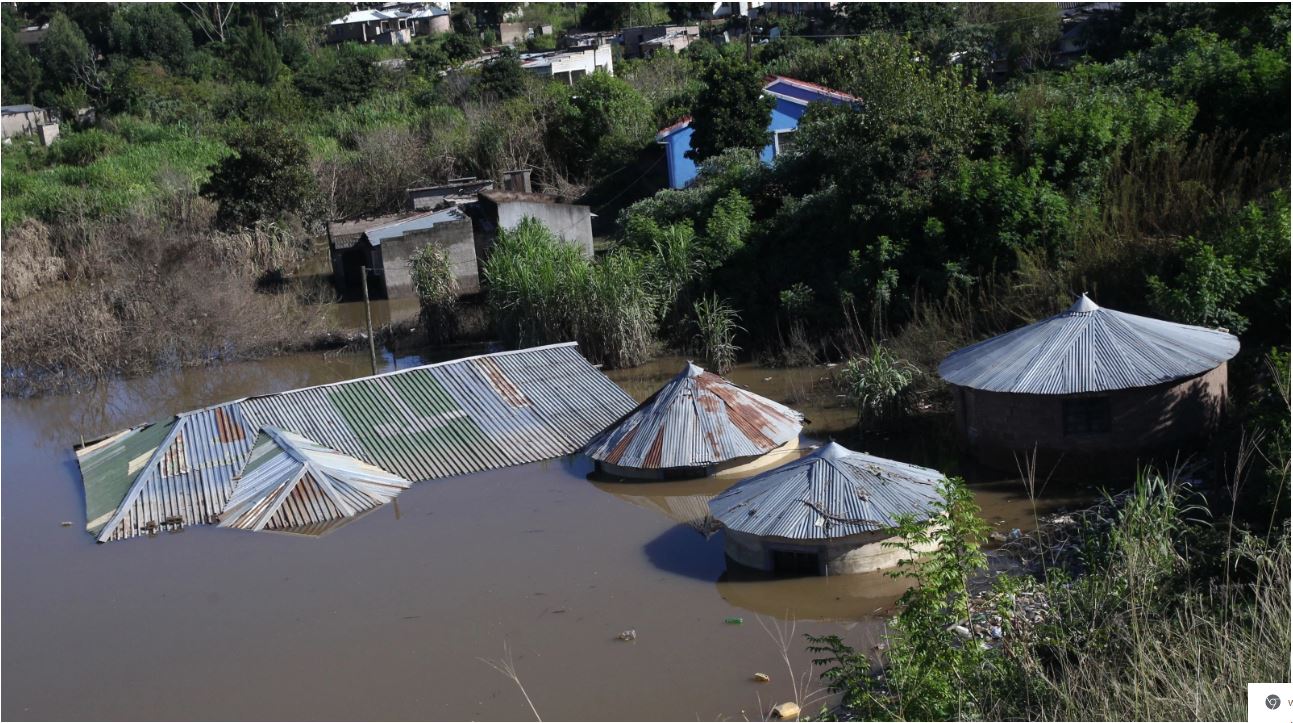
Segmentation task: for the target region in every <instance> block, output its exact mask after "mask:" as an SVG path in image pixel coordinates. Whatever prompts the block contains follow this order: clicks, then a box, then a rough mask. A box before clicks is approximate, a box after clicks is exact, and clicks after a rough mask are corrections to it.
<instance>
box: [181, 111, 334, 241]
mask: <svg viewBox="0 0 1293 723" xmlns="http://www.w3.org/2000/svg"><path fill="white" fill-rule="evenodd" d="M229 146H230V147H231V148H232V149H233V154H232V155H230V156H227V157H226V158H224V159H223V160H221V161H220V162H219V163H217V164H215V165H214V166H213V167H212V169H211V178H210V179H208V180H207V182H206V183H204V184H203V185H202V189H201V190H202V195H204V196H207V197H209V198H211V199H212V200H214V201H215V202H216V203H218V204H219V205H220V207H219V210H218V211H217V212H216V223H217V224H218V225H220V226H221V227H222V228H238V227H247V226H254V225H255V224H257V223H259V222H261V221H274V220H277V219H279V218H281V217H283V216H286V215H290V214H299V213H301V212H302V211H304V210H305V208H306V206H307V205H308V204H309V202H310V200H311V199H312V197H313V196H314V195H315V193H316V192H317V191H316V187H315V182H314V176H313V174H311V173H310V157H309V152H308V150H307V149H306V147H305V144H304V143H302V142H301V140H300V139H298V138H296V137H293V136H292V135H289V134H288V133H287V132H285V131H284V130H283V129H281V128H279V127H278V126H276V125H271V124H267V123H259V124H255V125H251V126H247V127H245V128H243V129H241V130H239V131H238V132H236V133H235V134H234V135H233V137H232V138H231V139H230V141H229Z"/></svg>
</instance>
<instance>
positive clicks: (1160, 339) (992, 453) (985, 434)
mask: <svg viewBox="0 0 1293 723" xmlns="http://www.w3.org/2000/svg"><path fill="white" fill-rule="evenodd" d="M1238 351H1239V340H1238V339H1237V338H1236V337H1235V336H1234V335H1232V334H1229V333H1227V332H1226V331H1225V330H1222V329H1207V328H1203V327H1198V326H1188V325H1185V324H1176V323H1173V322H1169V321H1162V320H1159V319H1151V318H1148V317H1143V316H1136V315H1134V314H1126V313H1123V312H1120V311H1114V310H1112V309H1105V308H1102V307H1100V306H1099V305H1097V304H1096V303H1095V302H1094V301H1092V300H1091V299H1090V298H1088V297H1087V296H1086V295H1085V294H1083V295H1082V297H1081V298H1079V299H1078V300H1077V301H1076V302H1075V303H1074V304H1073V305H1072V306H1071V307H1069V308H1068V309H1067V310H1066V311H1064V312H1063V313H1060V314H1057V315H1055V316H1052V317H1050V318H1047V319H1043V320H1042V321H1039V322H1036V323H1034V324H1030V325H1028V326H1025V327H1021V328H1019V329H1015V330H1014V331H1010V332H1007V333H1005V334H1002V335H1000V336H995V337H992V338H990V339H987V340H985V341H981V342H979V343H977V344H974V345H972V346H968V347H965V348H964V349H961V350H959V351H956V352H953V353H952V354H951V355H949V356H948V357H947V358H946V359H945V360H944V361H943V363H942V364H941V365H940V366H939V369H938V371H939V374H940V375H941V376H942V377H943V379H945V380H947V382H948V383H949V384H951V385H952V389H953V395H954V397H955V400H956V423H957V427H958V430H959V433H960V436H961V438H962V439H963V441H964V442H965V444H966V445H967V446H968V447H969V448H970V450H971V452H972V453H973V454H974V455H975V456H976V457H978V458H979V459H980V460H981V461H983V462H985V463H987V464H989V465H990V466H995V467H999V468H1002V469H1008V470H1014V469H1016V465H1017V459H1022V458H1023V456H1024V455H1031V454H1033V453H1035V454H1036V457H1037V459H1038V460H1041V461H1045V462H1047V463H1048V464H1051V465H1053V464H1054V463H1055V462H1056V461H1058V460H1060V459H1065V460H1067V462H1085V463H1099V464H1100V465H1101V466H1105V465H1106V464H1121V463H1123V462H1126V461H1128V460H1129V459H1139V460H1140V461H1142V462H1143V461H1146V460H1147V459H1148V457H1150V456H1152V455H1154V454H1158V453H1163V452H1171V451H1172V450H1176V449H1181V448H1182V447H1183V446H1185V445H1187V444H1189V443H1191V442H1193V441H1196V440H1198V439H1201V438H1204V437H1206V436H1207V435H1208V434H1209V433H1210V432H1211V431H1212V430H1214V429H1215V427H1216V425H1217V423H1218V421H1219V420H1220V418H1221V415H1222V413H1223V411H1224V407H1225V401H1226V389H1227V370H1226V366H1227V362H1228V360H1229V359H1230V358H1231V357H1233V356H1234V355H1235V354H1236V353H1238Z"/></svg>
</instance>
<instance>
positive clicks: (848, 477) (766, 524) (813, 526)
mask: <svg viewBox="0 0 1293 723" xmlns="http://www.w3.org/2000/svg"><path fill="white" fill-rule="evenodd" d="M942 479H943V474H942V473H941V472H939V471H937V470H933V469H929V468H926V467H917V466H916V465H911V464H904V463H902V462H895V461H893V460H889V459H884V458H881V457H874V456H872V455H869V454H862V453H861V452H854V451H852V450H850V449H848V448H847V447H844V446H842V445H839V444H836V443H835V442H831V443H829V444H826V445H823V446H822V447H821V448H820V449H818V450H817V451H816V452H813V453H812V454H810V455H808V456H806V457H803V458H800V459H798V460H795V461H794V462H790V463H787V464H783V465H781V466H780V467H777V468H776V469H772V470H769V471H767V472H764V473H763V474H760V475H757V476H755V477H751V478H750V479H747V480H745V481H744V482H741V483H740V484H737V485H736V486H734V487H732V488H731V489H729V490H727V491H726V492H724V493H722V494H721V495H719V496H717V497H715V498H714V499H713V500H712V501H711V502H710V503H709V509H710V513H711V514H712V515H713V517H714V519H715V520H716V521H718V523H719V524H721V525H723V526H724V527H726V528H728V529H732V530H737V531H739V532H745V533H748V534H751V535H757V536H759V537H780V538H786V539H791V540H826V539H832V538H839V537H848V536H849V535H857V534H861V533H864V532H874V531H877V530H887V529H890V528H893V527H895V526H896V525H897V523H898V518H899V516H901V515H914V516H916V517H917V518H918V519H925V518H928V517H929V516H930V514H931V508H930V505H931V504H932V503H933V502H935V501H936V500H938V483H939V481H940V480H942Z"/></svg>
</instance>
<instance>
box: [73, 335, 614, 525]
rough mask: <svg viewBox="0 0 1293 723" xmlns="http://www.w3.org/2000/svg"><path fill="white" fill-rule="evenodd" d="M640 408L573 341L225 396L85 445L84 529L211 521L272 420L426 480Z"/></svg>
mask: <svg viewBox="0 0 1293 723" xmlns="http://www.w3.org/2000/svg"><path fill="white" fill-rule="evenodd" d="M632 408H633V399H632V397H630V396H629V395H628V394H626V393H625V392H624V391H623V390H622V389H620V388H619V387H618V386H616V384H615V383H614V382H612V381H611V380H610V379H608V378H607V377H606V376H605V375H603V374H602V373H601V372H599V371H598V370H597V369H596V368H595V367H593V366H592V365H591V364H589V363H588V362H587V360H585V359H584V358H583V357H582V356H580V354H579V351H578V349H577V348H576V346H575V344H574V343H573V342H571V343H566V344H555V345H552V346H545V347H536V348H533V349H522V350H518V351H511V352H501V353H497V354H486V355H483V356H477V357H469V358H466V359H457V360H454V361H448V362H441V363H439V364H430V365H426V366H421V367H413V368H410V369H401V370H399V371H396V372H390V373H387V374H381V375H378V376H373V377H364V378H360V379H353V380H350V381H344V382H337V383H334V384H327V385H323V386H317V387H308V388H305V389H298V390H294V391H289V392H283V393H280V394H272V395H268V396H263V397H251V398H248V399H241V400H237V401H233V402H227V403H224V404H220V405H217V406H213V407H208V408H206V409H200V410H197V411H194V412H187V413H184V414H181V415H179V416H177V417H176V418H175V419H174V420H171V421H169V422H166V423H164V424H159V425H153V427H147V428H139V429H136V430H127V431H126V432H123V433H121V434H118V435H116V436H114V437H112V438H110V439H107V440H104V441H103V442H100V443H98V444H95V445H92V446H88V447H86V448H85V449H82V450H80V451H79V452H78V454H77V457H78V461H79V462H80V465H81V477H82V479H83V481H84V484H85V490H86V515H87V519H88V520H89V521H90V523H91V524H87V529H89V530H90V531H91V532H92V533H95V534H96V535H97V536H98V539H99V541H100V542H106V541H109V540H119V539H125V538H129V537H134V536H136V535H140V534H146V533H149V532H153V531H156V530H158V529H167V528H169V527H177V526H183V525H192V524H211V523H213V522H215V521H216V518H217V516H218V515H219V514H220V513H221V512H222V511H223V510H224V507H225V504H226V503H227V502H228V501H229V499H230V497H231V496H232V494H233V489H234V477H235V475H236V474H237V473H238V472H239V471H240V470H241V469H242V467H243V465H244V463H245V462H246V460H247V457H248V455H249V454H250V452H251V449H252V444H253V443H254V441H255V439H256V437H257V435H258V432H259V430H261V429H263V428H266V427H276V428H278V429H283V430H287V431H290V432H293V433H295V434H298V435H300V436H302V437H305V438H306V439H309V440H313V441H314V442H315V443H316V444H318V445H321V446H324V447H327V448H329V449H331V450H335V451H336V452H337V453H340V454H343V455H348V456H350V457H354V458H355V459H358V460H361V461H363V462H365V463H367V464H371V465H374V466H376V467H379V468H381V469H383V470H387V471H388V472H390V473H392V474H394V475H397V476H399V477H403V478H404V479H409V480H415V481H423V480H431V479H438V478H441V477H449V476H453V475H460V474H469V473H473V472H480V471H483V470H488V469H497V468H500V467H507V466H510V465H517V464H525V463H527V462H536V461H539V460H542V459H549V458H552V457H558V456H562V455H565V454H570V453H573V452H576V451H578V450H579V449H580V448H581V447H582V446H583V445H584V444H586V443H587V442H588V440H589V439H590V438H591V437H592V436H593V435H594V434H596V433H597V432H599V431H600V430H602V429H605V428H606V427H607V425H609V424H612V423H613V422H614V421H615V420H616V419H619V418H620V417H622V416H623V415H624V414H626V413H627V412H629V411H630V410H631V409H632ZM154 428H156V429H154Z"/></svg>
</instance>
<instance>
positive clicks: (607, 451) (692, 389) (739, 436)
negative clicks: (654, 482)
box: [584, 362, 804, 479]
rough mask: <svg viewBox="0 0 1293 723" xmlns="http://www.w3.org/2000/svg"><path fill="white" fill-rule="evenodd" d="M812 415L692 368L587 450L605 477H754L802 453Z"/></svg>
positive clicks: (588, 446) (640, 405)
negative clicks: (802, 440) (747, 472)
mask: <svg viewBox="0 0 1293 723" xmlns="http://www.w3.org/2000/svg"><path fill="white" fill-rule="evenodd" d="M803 425H804V415H802V414H800V413H799V412H796V411H795V410H793V409H790V408H789V407H786V406H784V405H781V404H778V403H776V402H774V401H772V400H771V399H767V398H765V397H761V396H759V395H758V394H755V393H754V392H751V391H749V390H747V389H744V388H742V387H739V386H737V385H735V384H733V383H732V382H730V381H728V380H726V379H724V378H723V377H721V376H719V375H717V374H714V373H712V372H707V371H705V370H704V369H701V368H700V367H698V366H696V365H695V364H692V363H690V362H688V363H687V364H686V365H685V366H684V367H683V369H682V371H680V372H679V373H678V375H677V376H676V377H674V378H673V379H671V380H669V382H668V383H666V384H665V385H664V386H663V387H661V388H660V389H659V390H657V391H656V393H655V394H652V395H651V397H650V398H649V399H647V400H646V401H645V402H642V403H641V404H639V405H638V406H637V408H636V409H634V410H633V411H631V412H629V413H628V414H626V415H625V416H624V417H622V418H621V419H620V420H619V421H617V422H615V423H614V424H612V425H611V426H610V427H608V428H607V429H605V430H604V431H603V432H602V433H601V434H598V435H597V436H596V437H594V438H593V440H592V441H591V442H589V443H588V445H587V446H586V447H584V454H585V455H587V456H588V457H589V458H590V459H592V460H593V461H594V462H595V463H596V464H597V469H598V471H599V472H602V473H605V474H608V475H613V476H618V477H629V478H638V479H684V478H694V477H705V476H708V475H713V474H718V473H720V472H722V473H726V472H738V471H745V470H752V469H754V468H757V467H763V466H767V465H769V464H774V463H776V462H780V461H784V459H786V458H787V457H788V456H789V455H793V454H795V453H797V449H798V445H799V432H800V430H802V429H803Z"/></svg>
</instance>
